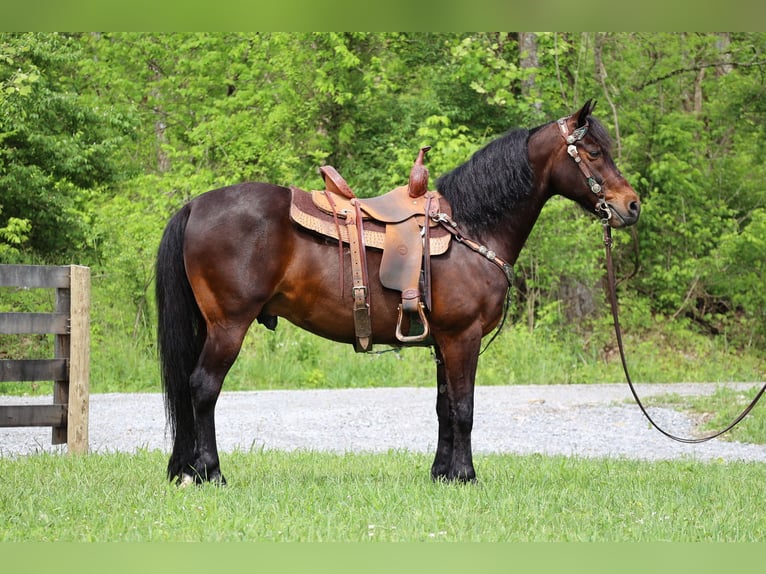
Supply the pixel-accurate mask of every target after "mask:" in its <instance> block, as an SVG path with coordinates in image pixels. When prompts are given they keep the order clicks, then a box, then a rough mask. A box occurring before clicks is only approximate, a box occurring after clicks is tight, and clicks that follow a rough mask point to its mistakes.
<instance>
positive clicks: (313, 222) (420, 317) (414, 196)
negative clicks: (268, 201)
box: [290, 147, 452, 352]
mask: <svg viewBox="0 0 766 574" xmlns="http://www.w3.org/2000/svg"><path fill="white" fill-rule="evenodd" d="M429 149H431V148H430V147H424V148H421V149H420V151H419V152H418V155H417V158H416V160H415V163H414V164H413V166H412V169H411V171H410V177H409V182H408V184H407V185H404V186H401V187H397V188H395V189H393V190H392V191H390V192H388V193H386V194H384V195H381V196H378V197H373V198H370V199H361V198H358V197H356V195H355V194H354V192H353V191H352V190H351V188H350V187H349V185H348V184H347V183H346V181H345V180H344V179H343V177H341V175H340V174H339V173H338V172H337V171H336V170H335V168H333V167H332V166H329V165H326V166H322V167H320V168H319V171H320V173H321V174H322V177H323V179H324V182H325V189H323V190H314V191H311V192H306V191H303V190H301V189H298V188H296V187H292V188H291V190H292V205H291V208H290V217H291V219H292V220H293V221H294V222H295V223H296V224H298V225H300V226H301V227H304V228H306V229H309V230H311V231H314V232H316V233H319V234H321V235H323V236H326V237H331V238H333V239H336V240H338V257H339V259H340V290H341V296H344V295H343V294H344V292H345V289H344V275H345V274H344V268H343V251H344V245H348V248H349V251H350V254H351V275H352V286H351V294H352V297H353V316H354V329H355V343H354V349H355V350H356V351H357V352H367V351H369V350H370V349H371V348H372V320H371V313H372V307H371V302H370V290H369V276H368V273H367V251H366V250H367V249H368V248H372V249H378V250H382V251H383V255H382V258H381V263H380V273H379V274H380V282H381V284H382V285H383V286H384V287H386V288H388V289H393V290H396V291H399V292H401V303H400V304H399V309H398V319H397V324H396V333H395V334H396V338H397V339H398V340H399V341H400V342H402V343H404V344H407V345H418V344H420V345H427V344H429V341H430V330H429V325H428V318H427V315H426V311H428V310H430V309H431V259H430V258H431V256H433V255H441V254H443V253H444V252H445V251H446V250H447V248H448V247H449V243H450V239H451V237H452V235H451V234H450V233H449V232H448V231H447V230H445V229H444V228H443V227H442V226H441V225H439V224H438V222H437V219H438V217H439V214H446V215H447V216H450V215H451V210H450V206H449V205H448V203H447V201H446V200H445V199H444V198H443V197H442V196H441V194H439V192H438V191H429V190H428V169H427V168H426V167H425V165H424V162H423V160H424V158H425V154H426V152H428V150H429ZM405 317H406V318H407V319H408V323H409V329H408V332H407V334H404V332H403V328H402V323H403V320H404V318H405Z"/></svg>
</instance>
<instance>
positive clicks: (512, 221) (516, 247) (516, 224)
mask: <svg viewBox="0 0 766 574" xmlns="http://www.w3.org/2000/svg"><path fill="white" fill-rule="evenodd" d="M547 199H548V197H547V196H545V194H544V193H542V192H541V190H539V189H536V190H535V191H534V192H533V193H532V194H531V195H530V197H529V198H528V199H527V201H525V202H524V203H523V204H521V205H519V206H518V207H517V208H516V209H515V210H514V211H513V213H509V214H508V216H507V217H506V218H504V219H503V220H502V221H500V222H499V224H498V225H497V226H496V227H495V228H494V230H492V231H491V232H486V233H485V234H484V235H483V237H481V238H480V240H481V241H482V242H486V244H487V246H488V247H489V248H490V249H492V250H493V251H495V252H496V253H497V254H498V255H499V256H500V257H502V258H503V259H504V260H505V261H507V262H508V263H510V264H511V265H514V264H515V263H516V260H517V259H518V257H519V253H520V252H521V249H522V248H523V247H524V244H525V243H526V242H527V238H528V237H529V234H530V233H531V232H532V229H533V228H534V226H535V223H537V219H538V218H539V217H540V213H541V212H542V209H543V206H544V205H545V202H546V201H547Z"/></svg>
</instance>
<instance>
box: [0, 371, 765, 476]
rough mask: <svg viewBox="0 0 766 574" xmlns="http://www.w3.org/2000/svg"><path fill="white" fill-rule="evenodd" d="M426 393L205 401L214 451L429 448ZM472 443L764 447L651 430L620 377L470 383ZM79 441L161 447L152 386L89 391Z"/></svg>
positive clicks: (677, 419) (28, 437)
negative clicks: (210, 410) (590, 381)
mask: <svg viewBox="0 0 766 574" xmlns="http://www.w3.org/2000/svg"><path fill="white" fill-rule="evenodd" d="M719 386H720V385H716V384H699V383H695V384H669V385H649V384H642V385H640V386H639V387H638V392H639V395H640V396H642V397H648V396H651V395H657V394H666V393H671V392H672V393H677V394H682V395H689V394H707V393H712V392H713V391H715V389H716V388H718V387H719ZM727 386H729V387H734V388H749V387H751V386H753V384H737V385H727ZM435 399H436V390H435V389H431V388H393V389H343V390H305V391H252V392H229V393H223V394H222V395H221V398H220V399H219V402H218V407H217V409H216V426H217V432H218V444H219V449H220V450H221V451H232V450H235V449H239V450H245V451H247V450H250V449H261V448H265V449H282V450H294V449H311V450H324V451H334V452H345V451H370V452H381V451H387V450H389V449H406V450H411V451H416V452H427V453H433V452H434V449H435V445H436V434H437V422H436V413H435ZM22 402H23V403H28V404H33V403H45V402H50V398H47V397H35V398H26V399H20V398H18V397H0V404H21V403H22ZM757 408H764V407H763V406H761V405H759V407H757ZM650 412H651V413H652V416H653V417H655V420H657V422H658V423H660V424H661V425H662V426H663V427H664V428H666V429H667V430H668V431H670V432H672V433H674V434H680V435H682V436H690V434H691V432H692V430H691V429H692V422H691V420H690V419H689V418H688V417H687V416H685V415H684V414H681V413H678V412H675V411H673V410H670V409H659V408H655V409H651V411H650ZM473 447H474V452H475V453H519V454H530V453H541V454H563V455H574V456H581V457H622V458H635V459H644V460H662V459H676V458H688V459H694V460H727V461H728V460H752V461H766V445H763V446H762V445H750V444H742V443H730V442H725V441H721V440H713V441H711V442H708V443H704V444H700V445H687V444H679V443H676V442H674V441H672V440H670V439H668V438H666V437H664V436H662V435H661V434H660V433H659V432H657V431H656V430H654V429H652V428H650V427H649V426H648V423H647V422H646V420H645V419H644V418H643V415H642V414H641V412H640V411H639V409H638V407H637V406H636V404H635V403H633V402H632V397H631V395H630V391H629V389H628V387H627V385H624V384H611V385H552V386H538V385H534V386H521V385H518V386H517V385H514V386H505V387H496V386H485V387H483V386H479V387H477V388H476V400H475V414H474V432H473ZM90 448H91V450H92V451H94V452H113V451H127V452H133V451H135V450H136V449H141V448H146V449H150V450H152V449H162V450H164V451H169V448H170V442H169V440H168V438H167V437H166V432H165V414H164V409H163V405H162V396H161V395H160V394H157V393H154V394H95V395H92V396H91V398H90ZM64 450H65V448H64V447H62V446H56V447H54V446H51V445H50V429H47V428H13V429H6V428H0V456H10V455H18V454H30V453H34V452H40V451H51V452H60V451H64Z"/></svg>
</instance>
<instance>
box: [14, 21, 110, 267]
mask: <svg viewBox="0 0 766 574" xmlns="http://www.w3.org/2000/svg"><path fill="white" fill-rule="evenodd" d="M0 46H1V47H0V190H2V196H0V205H2V208H3V212H4V216H5V217H6V218H7V219H6V221H5V222H3V221H1V220H0V224H2V226H3V227H8V226H9V225H15V226H16V228H17V229H18V222H19V221H27V222H28V225H31V227H28V228H27V229H26V231H27V232H28V233H29V235H28V241H29V246H30V247H31V248H32V249H34V250H35V251H36V252H37V253H40V254H58V255H61V254H73V253H82V252H83V251H84V250H86V248H87V245H86V244H85V241H84V238H83V235H84V233H85V228H86V224H85V221H84V213H85V212H86V211H87V204H88V202H89V201H90V199H92V197H93V195H92V194H93V193H94V192H97V191H100V189H101V188H102V186H103V185H106V184H108V183H110V182H112V181H114V179H115V178H116V177H117V174H116V173H115V166H114V164H113V163H112V160H111V157H112V154H113V153H114V152H115V150H116V146H117V143H118V141H119V140H118V138H117V137H116V136H115V135H114V132H113V131H112V129H111V127H110V125H109V123H110V120H109V119H108V118H107V117H105V116H103V115H101V114H99V113H98V111H96V110H94V109H92V108H90V107H88V106H87V105H85V104H84V103H83V101H82V99H81V98H80V96H79V95H78V94H77V92H76V90H75V89H74V87H73V86H72V85H71V83H70V79H71V77H72V76H74V75H75V74H76V69H77V62H78V59H79V58H80V57H82V55H81V53H80V52H79V50H78V47H77V42H76V40H75V39H74V38H71V37H68V36H65V35H60V34H37V33H25V34H2V35H1V36H0ZM11 222H14V223H11Z"/></svg>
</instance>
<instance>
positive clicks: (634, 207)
mask: <svg viewBox="0 0 766 574" xmlns="http://www.w3.org/2000/svg"><path fill="white" fill-rule="evenodd" d="M628 209H629V210H630V213H631V214H633V215H638V212H639V211H641V204H640V203H639V202H638V201H631V202H630V204H629V205H628Z"/></svg>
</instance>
